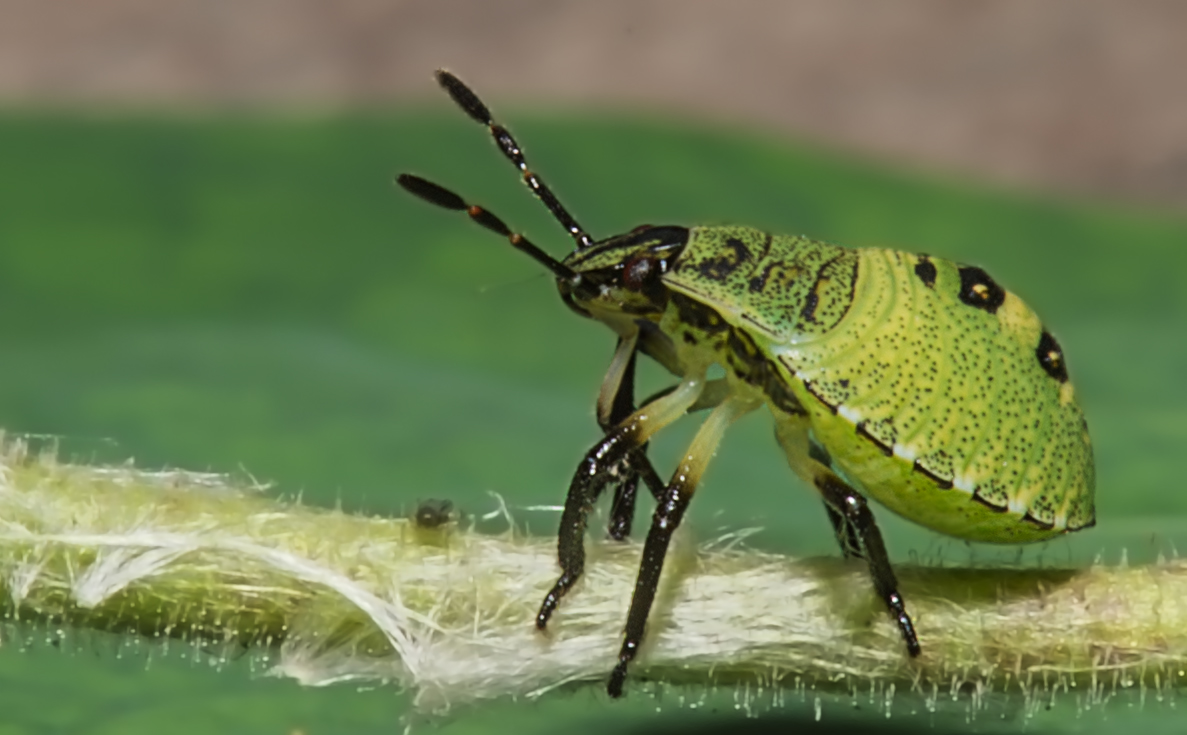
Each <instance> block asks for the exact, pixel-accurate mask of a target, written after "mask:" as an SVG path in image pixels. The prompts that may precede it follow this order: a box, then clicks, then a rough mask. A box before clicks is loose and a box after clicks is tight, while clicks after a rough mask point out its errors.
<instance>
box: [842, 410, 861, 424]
mask: <svg viewBox="0 0 1187 735" xmlns="http://www.w3.org/2000/svg"><path fill="white" fill-rule="evenodd" d="M837 415H838V416H840V417H841V418H843V419H845V420H846V421H848V422H849V423H851V424H853V425H854V426H857V425H858V424H859V423H861V412H859V411H858V410H857V409H855V408H849V407H848V406H840V405H838V406H837Z"/></svg>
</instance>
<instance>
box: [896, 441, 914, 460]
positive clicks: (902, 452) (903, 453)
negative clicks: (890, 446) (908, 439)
mask: <svg viewBox="0 0 1187 735" xmlns="http://www.w3.org/2000/svg"><path fill="white" fill-rule="evenodd" d="M894 456H896V457H901V458H903V459H905V460H907V461H908V462H914V461H915V458H916V457H918V456H919V455H918V454H916V453H915V448H914V447H908V446H906V445H904V444H895V445H894Z"/></svg>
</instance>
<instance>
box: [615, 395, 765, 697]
mask: <svg viewBox="0 0 1187 735" xmlns="http://www.w3.org/2000/svg"><path fill="white" fill-rule="evenodd" d="M759 405H760V403H759V402H758V401H756V400H755V399H754V398H753V397H751V396H746V397H741V396H734V397H731V398H728V399H727V400H726V401H725V402H724V403H722V404H721V405H720V406H718V407H717V408H715V409H714V410H713V413H711V414H709V418H708V419H706V420H705V423H703V424H701V428H700V429H699V430H698V431H697V434H696V436H695V437H693V440H692V444H690V445H689V447H688V451H687V452H686V453H685V455H684V459H683V460H682V461H681V462H680V465H679V466H678V467H677V468H676V472H675V474H673V475H672V480H671V482H669V483H668V485H667V487H666V488H665V490H664V497H663V499H662V500H660V502H659V503H658V504H657V505H656V508H655V514H654V515H653V516H652V518H651V528H650V530H648V532H647V540H646V541H645V542H644V544H643V561H642V563H641V564H640V565H639V576H638V578H637V579H636V581H635V594H634V595H633V596H632V597H631V608H630V612H628V613H627V618H626V630H625V632H624V634H623V641H622V649H621V650H620V651H619V654H618V665H617V666H615V667H614V671H613V672H612V673H611V674H610V681H609V684H608V685H607V687H606V690H607V691H608V692H609V694H610V696H611V697H619V696H622V685H623V682H624V681H625V680H626V671H627V666H629V665H630V662H631V661H632V660H633V659H634V658H635V656H636V655H638V653H639V644H640V642H641V641H642V639H643V631H644V628H645V627H646V624H647V616H648V615H649V614H650V612H651V605H652V603H653V602H655V593H656V589H657V588H658V586H659V577H660V573H661V572H662V571H663V568H664V557H665V556H666V555H667V553H668V544H669V543H670V542H671V540H672V533H673V532H674V531H675V530H676V528H677V527H679V525H680V521H681V520H682V519H683V518H684V512H685V511H686V510H688V504H689V502H690V501H691V500H692V496H693V493H694V492H696V488H697V484H698V483H699V482H700V481H701V476H702V475H703V474H704V472H705V468H706V467H707V466H708V464H709V460H710V459H711V458H712V457H713V454H714V452H716V451H717V445H718V444H720V443H721V437H722V435H724V434H725V430H726V428H727V427H728V426H729V425H730V424H732V423H733V422H734V421H735V420H737V419H738V418H740V417H741V416H743V415H744V414H746V413H748V412H749V411H752V410H754V409H755V408H757V407H758V406H759Z"/></svg>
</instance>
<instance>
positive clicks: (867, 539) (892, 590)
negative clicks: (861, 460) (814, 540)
mask: <svg viewBox="0 0 1187 735" xmlns="http://www.w3.org/2000/svg"><path fill="white" fill-rule="evenodd" d="M815 485H816V489H818V490H819V491H820V494H821V495H822V496H824V502H825V503H826V504H827V505H828V507H829V508H830V509H831V510H832V512H833V513H836V514H837V515H838V516H840V517H841V518H842V519H844V521H845V523H847V524H848V526H849V528H850V529H852V531H853V534H854V535H855V536H856V537H857V539H858V541H859V542H860V544H861V552H862V553H861V556H862V557H863V558H864V559H865V560H866V563H868V564H869V566H870V576H871V577H873V579H874V590H875V591H876V592H877V593H878V596H879V597H881V598H882V601H883V602H885V603H886V607H887V608H889V610H890V615H891V617H893V618H894V619H895V622H896V623H898V627H899V631H900V632H901V633H902V634H903V640H904V641H905V642H906V644H907V653H909V654H911V655H912V656H918V655H919V639H918V638H917V637H916V636H915V626H914V624H913V623H912V622H911V616H910V615H908V614H907V608H906V606H905V605H904V604H903V597H902V595H900V594H899V591H898V580H897V579H895V576H894V569H892V568H891V566H890V557H889V556H887V554H886V544H884V543H883V542H882V532H881V531H879V530H878V524H877V523H876V522H875V521H874V514H873V513H871V512H870V506H869V504H868V503H866V499H865V497H864V496H862V494H861V493H859V492H857V491H856V490H854V489H853V488H851V487H849V486H848V485H846V484H845V483H844V482H842V481H841V479H840V478H838V477H837V476H836V475H834V474H832V473H831V472H830V473H827V474H821V475H820V476H818V477H817V478H816V481H815Z"/></svg>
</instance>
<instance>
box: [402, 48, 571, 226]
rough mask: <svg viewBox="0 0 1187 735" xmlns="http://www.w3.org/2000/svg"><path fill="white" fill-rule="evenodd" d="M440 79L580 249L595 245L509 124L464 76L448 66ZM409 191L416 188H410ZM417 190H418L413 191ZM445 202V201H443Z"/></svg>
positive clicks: (441, 71) (439, 71) (438, 77)
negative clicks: (534, 165) (536, 168)
mask: <svg viewBox="0 0 1187 735" xmlns="http://www.w3.org/2000/svg"><path fill="white" fill-rule="evenodd" d="M437 83H438V84H440V85H441V86H442V87H443V88H444V89H445V91H446V92H448V93H449V96H450V97H451V98H453V101H454V102H456V103H457V106H458V107H460V108H462V110H463V111H465V113H466V114H467V115H469V116H470V117H471V118H473V119H474V120H475V122H478V123H480V124H482V125H485V126H486V127H487V128H489V129H490V134H491V137H493V138H494V139H495V145H497V146H498V147H499V150H500V151H502V152H503V155H504V156H506V157H507V158H508V159H510V161H511V162H512V163H514V164H515V166H516V168H518V169H519V170H520V172H521V173H522V174H523V181H524V183H525V184H527V185H528V188H529V189H531V190H532V193H533V194H535V195H536V198H537V199H539V200H540V201H541V202H543V203H544V206H546V207H548V211H549V212H552V216H553V217H555V218H556V220H557V221H558V222H560V223H561V226H562V227H564V228H565V230H566V231H567V232H568V233H569V236H570V237H572V238H573V240H574V241H575V242H576V243H577V249H578V250H581V249H582V248H587V247H589V246H591V245H593V238H591V237H590V236H589V233H587V232H586V231H585V228H583V227H582V226H581V225H579V224H577V220H575V219H573V215H571V214H569V210H567V209H565V207H564V205H563V204H561V203H560V200H558V199H557V198H556V195H555V194H553V193H552V190H551V189H549V188H548V185H547V184H545V183H544V182H543V181H541V180H540V177H539V176H537V175H536V174H535V173H533V172H532V170H531V169H529V168H528V162H527V160H526V159H524V157H523V151H522V150H521V149H520V147H519V143H517V142H515V138H513V137H511V133H510V131H508V130H507V128H505V127H503V126H502V125H499V124H497V123H495V121H494V120H493V119H492V118H491V114H490V110H489V109H488V108H487V106H486V105H484V104H483V103H482V100H480V99H478V95H476V94H474V91H473V90H472V89H470V88H469V87H467V86H466V85H465V84H464V83H463V82H462V80H460V79H458V78H457V77H455V76H454V75H453V74H450V73H449V72H447V71H445V70H444V69H438V70H437ZM409 191H412V190H411V189H409ZM413 193H415V192H413ZM430 201H431V200H430ZM443 206H444V205H443Z"/></svg>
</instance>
